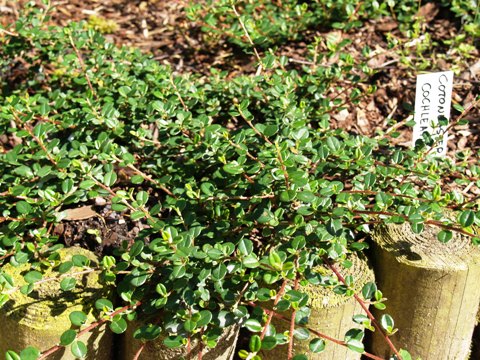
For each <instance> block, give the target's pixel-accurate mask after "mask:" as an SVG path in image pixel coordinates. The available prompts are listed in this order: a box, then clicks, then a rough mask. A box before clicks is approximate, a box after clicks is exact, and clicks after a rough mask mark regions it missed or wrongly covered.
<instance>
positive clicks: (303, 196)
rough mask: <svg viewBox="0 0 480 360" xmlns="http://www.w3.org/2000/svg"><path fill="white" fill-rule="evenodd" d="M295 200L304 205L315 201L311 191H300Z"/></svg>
mask: <svg viewBox="0 0 480 360" xmlns="http://www.w3.org/2000/svg"><path fill="white" fill-rule="evenodd" d="M297 199H298V200H300V201H303V202H306V203H311V202H313V200H315V194H314V193H313V192H311V191H301V192H299V193H298V194H297Z"/></svg>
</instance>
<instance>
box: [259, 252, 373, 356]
mask: <svg viewBox="0 0 480 360" xmlns="http://www.w3.org/2000/svg"><path fill="white" fill-rule="evenodd" d="M349 260H351V261H352V264H353V265H352V266H351V267H350V268H348V269H345V270H343V274H342V275H344V276H348V275H352V276H353V277H354V279H355V285H354V286H355V288H354V291H355V292H357V293H360V292H361V289H362V287H363V285H364V284H365V283H367V282H371V281H372V282H373V281H374V273H373V269H372V268H371V267H370V266H369V264H368V262H367V260H366V259H365V257H364V256H363V255H361V256H352V257H351V258H350V259H349ZM318 270H319V271H321V272H322V274H325V275H329V274H330V275H331V276H333V277H335V275H334V274H333V272H332V271H331V270H330V269H327V268H323V267H322V268H321V269H318ZM301 290H302V291H304V292H306V293H307V294H308V295H309V303H308V306H309V307H310V309H311V314H310V318H309V321H308V327H309V328H312V329H315V330H317V331H318V332H320V333H322V334H325V335H328V336H330V337H332V338H335V339H340V340H343V339H344V337H345V333H346V332H347V331H348V330H349V329H351V328H360V327H361V326H360V325H358V324H356V323H354V322H353V320H352V316H353V315H355V314H365V313H364V311H363V310H362V308H361V306H360V305H359V304H358V303H357V301H356V300H355V299H354V298H353V297H346V296H343V295H338V294H335V293H334V292H333V291H332V289H331V288H329V287H324V286H321V285H311V284H308V285H307V286H305V287H302V288H301ZM290 314H291V312H288V313H287V314H286V316H287V317H290ZM272 324H273V325H274V326H275V329H276V332H277V333H282V332H285V331H288V330H289V326H290V325H289V324H288V323H287V322H285V321H282V320H281V319H278V318H276V317H274V318H273V319H272ZM312 339H313V338H312V337H310V338H309V339H308V340H304V341H298V340H296V339H295V340H294V354H306V355H307V356H308V359H311V360H340V359H341V360H359V359H360V358H361V354H359V353H357V352H354V351H352V350H350V349H348V348H347V347H345V346H342V345H338V344H334V343H330V342H328V341H326V348H325V350H324V351H322V352H321V353H312V352H311V351H310V349H309V342H310V340H312ZM287 353H288V344H284V345H277V346H276V347H275V348H274V349H272V350H270V351H261V352H260V355H261V357H262V359H264V360H280V359H286V358H287Z"/></svg>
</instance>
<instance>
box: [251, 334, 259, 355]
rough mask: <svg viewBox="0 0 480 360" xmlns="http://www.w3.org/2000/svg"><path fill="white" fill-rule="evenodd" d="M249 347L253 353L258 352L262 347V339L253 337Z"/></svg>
mask: <svg viewBox="0 0 480 360" xmlns="http://www.w3.org/2000/svg"><path fill="white" fill-rule="evenodd" d="M248 347H249V348H250V351H251V352H258V351H259V350H260V349H261V347H262V339H260V336H258V335H253V336H252V337H251V338H250V341H249V344H248Z"/></svg>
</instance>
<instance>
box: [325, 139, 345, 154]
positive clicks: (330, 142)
mask: <svg viewBox="0 0 480 360" xmlns="http://www.w3.org/2000/svg"><path fill="white" fill-rule="evenodd" d="M327 146H328V148H329V149H330V150H331V151H332V153H334V154H336V153H338V151H339V150H340V149H341V148H342V143H341V142H340V141H339V140H338V139H337V138H336V137H335V136H330V137H328V138H327ZM336 155H338V154H336Z"/></svg>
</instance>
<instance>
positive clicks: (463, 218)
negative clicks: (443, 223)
mask: <svg viewBox="0 0 480 360" xmlns="http://www.w3.org/2000/svg"><path fill="white" fill-rule="evenodd" d="M474 221H475V213H474V212H473V211H472V210H465V211H462V212H461V213H460V215H458V222H459V223H460V225H462V227H469V226H470V225H472V224H473V223H474Z"/></svg>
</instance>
